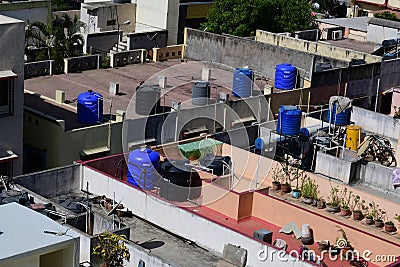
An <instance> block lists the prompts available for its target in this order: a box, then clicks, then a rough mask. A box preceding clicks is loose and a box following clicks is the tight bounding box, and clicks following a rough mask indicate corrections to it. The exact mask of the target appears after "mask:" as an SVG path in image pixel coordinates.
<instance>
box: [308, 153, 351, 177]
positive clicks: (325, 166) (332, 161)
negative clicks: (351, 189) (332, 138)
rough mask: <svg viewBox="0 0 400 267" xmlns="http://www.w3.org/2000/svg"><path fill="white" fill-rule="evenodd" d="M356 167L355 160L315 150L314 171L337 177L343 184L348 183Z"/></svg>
mask: <svg viewBox="0 0 400 267" xmlns="http://www.w3.org/2000/svg"><path fill="white" fill-rule="evenodd" d="M356 168H357V163H356V162H350V161H347V160H344V159H340V158H338V157H335V156H332V155H329V154H326V153H323V152H321V151H318V152H317V159H316V164H315V173H320V174H323V175H325V176H328V177H331V178H335V179H338V180H340V181H342V182H343V183H345V184H349V183H350V181H352V180H353V179H354V178H355V177H352V176H354V175H355V173H354V172H355V171H356Z"/></svg>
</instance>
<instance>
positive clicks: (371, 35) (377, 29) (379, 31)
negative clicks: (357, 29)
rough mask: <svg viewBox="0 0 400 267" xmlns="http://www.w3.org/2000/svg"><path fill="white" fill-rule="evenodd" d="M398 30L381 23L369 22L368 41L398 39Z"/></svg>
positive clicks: (379, 41)
mask: <svg viewBox="0 0 400 267" xmlns="http://www.w3.org/2000/svg"><path fill="white" fill-rule="evenodd" d="M397 38H398V30H397V29H393V28H387V27H383V26H379V25H374V24H368V27H367V42H373V43H378V44H381V43H382V41H383V40H387V39H397Z"/></svg>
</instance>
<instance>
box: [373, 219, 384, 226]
mask: <svg viewBox="0 0 400 267" xmlns="http://www.w3.org/2000/svg"><path fill="white" fill-rule="evenodd" d="M384 225H385V224H384V223H383V221H382V220H377V221H375V227H377V228H382V227H383V226H384Z"/></svg>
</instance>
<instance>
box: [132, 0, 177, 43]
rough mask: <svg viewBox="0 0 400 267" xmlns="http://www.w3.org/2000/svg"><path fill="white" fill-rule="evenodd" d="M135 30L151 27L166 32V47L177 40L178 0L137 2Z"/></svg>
mask: <svg viewBox="0 0 400 267" xmlns="http://www.w3.org/2000/svg"><path fill="white" fill-rule="evenodd" d="M136 3H137V6H136V28H138V29H141V28H143V26H152V27H156V28H159V29H160V30H165V29H167V30H168V45H174V44H176V42H177V39H178V19H179V0H165V1H159V0H137V2H136Z"/></svg>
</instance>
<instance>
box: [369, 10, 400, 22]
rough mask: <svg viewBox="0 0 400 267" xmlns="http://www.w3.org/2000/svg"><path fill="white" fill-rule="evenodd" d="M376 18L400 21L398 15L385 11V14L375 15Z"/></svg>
mask: <svg viewBox="0 0 400 267" xmlns="http://www.w3.org/2000/svg"><path fill="white" fill-rule="evenodd" d="M374 17H375V18H380V19H387V20H394V21H400V19H399V18H398V17H397V16H396V14H395V13H390V11H385V12H382V13H377V14H374Z"/></svg>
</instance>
